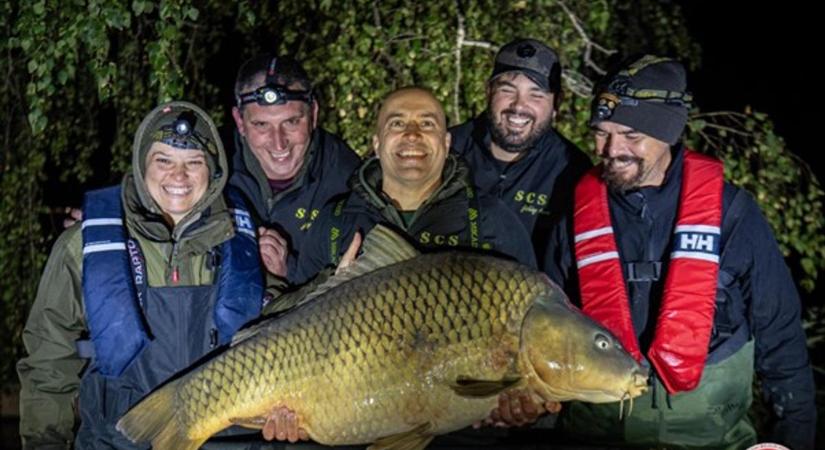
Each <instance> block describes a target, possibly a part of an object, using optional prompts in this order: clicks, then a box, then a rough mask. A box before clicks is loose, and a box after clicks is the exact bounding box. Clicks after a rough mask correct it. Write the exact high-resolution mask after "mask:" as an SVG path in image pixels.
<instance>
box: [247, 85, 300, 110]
mask: <svg viewBox="0 0 825 450" xmlns="http://www.w3.org/2000/svg"><path fill="white" fill-rule="evenodd" d="M290 100H297V101H301V102H305V103H312V91H311V90H291V89H287V87H286V86H283V85H279V84H267V85H266V86H262V87H259V88H258V89H255V90H254V91H250V92H244V93H242V94H240V95H238V98H237V102H238V106H239V107H240V106H243V105H247V104H249V103H257V104H259V105H261V106H269V105H283V104H284V103H286V102H288V101H290Z"/></svg>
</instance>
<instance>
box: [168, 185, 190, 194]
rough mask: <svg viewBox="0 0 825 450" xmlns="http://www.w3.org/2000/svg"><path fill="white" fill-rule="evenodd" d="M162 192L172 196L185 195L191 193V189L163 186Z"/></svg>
mask: <svg viewBox="0 0 825 450" xmlns="http://www.w3.org/2000/svg"><path fill="white" fill-rule="evenodd" d="M163 190H164V191H165V192H166V193H168V194H172V195H187V194H189V193H190V192H192V188H191V187H175V186H164V187H163Z"/></svg>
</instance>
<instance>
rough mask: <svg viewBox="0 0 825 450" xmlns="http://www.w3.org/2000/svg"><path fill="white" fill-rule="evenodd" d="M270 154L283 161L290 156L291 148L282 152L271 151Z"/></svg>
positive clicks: (273, 157)
mask: <svg viewBox="0 0 825 450" xmlns="http://www.w3.org/2000/svg"><path fill="white" fill-rule="evenodd" d="M269 156H271V157H272V159H274V160H277V161H283V160H285V159H287V157H289V150H287V151H285V152H281V153H276V152H269Z"/></svg>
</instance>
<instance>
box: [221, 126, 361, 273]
mask: <svg viewBox="0 0 825 450" xmlns="http://www.w3.org/2000/svg"><path fill="white" fill-rule="evenodd" d="M359 164H360V159H359V158H358V155H356V154H355V152H353V151H352V150H351V149H350V148H349V147H348V146H347V144H345V143H344V141H342V140H341V139H339V138H338V137H337V136H335V135H332V134H330V133H327V132H326V131H324V130H323V129H321V128H320V127H318V128H315V130H314V131H313V132H312V140H311V143H310V147H309V149H308V150H307V154H306V159H305V160H304V165H303V167H301V171H300V172H299V173H298V175H297V177H296V180H295V181H294V182H293V183H292V185H291V186H289V187H288V188H287V189H286V190H284V191H281V192H277V193H274V192H272V188H270V186H269V182H268V180H267V178H266V175H265V174H264V172H263V169H262V168H261V165H260V163H259V162H258V160H257V158H256V157H255V155H254V154H253V153H252V151H251V150H250V149H249V148H248V146H247V145H246V141H245V139H243V138H242V137H241V136H240V135H239V134H238V133H237V132H236V133H235V154H234V156H233V167H232V177H231V178H230V180H229V184H230V185H231V186H233V187H235V188H236V189H238V190H240V191H241V193H242V194H243V196H244V197H245V199H246V201H247V206H248V207H249V209H250V212H251V213H252V216H253V219H254V221H255V225H259V226H265V227H268V228H275V229H276V230H277V231H278V232H279V233H281V235H282V236H283V237H284V238H285V239H286V240H287V242H289V246H290V247H289V248H290V257H297V253H296V252H297V251H299V250H300V248H301V246H302V245H303V239H304V238H305V237H306V235H307V231H308V230H309V228H310V226H311V225H312V222H313V220H314V219H315V218H316V217H317V215H318V213H319V212H320V210H321V208H322V207H323V206H324V204H325V203H327V202H328V201H329V200H330V199H331V198H332V197H334V196H335V195H337V194H340V193H342V192H346V191H347V190H348V189H347V180H348V179H349V177H350V175H351V174H352V172H353V171H354V170H355V168H356V167H358V165H359Z"/></svg>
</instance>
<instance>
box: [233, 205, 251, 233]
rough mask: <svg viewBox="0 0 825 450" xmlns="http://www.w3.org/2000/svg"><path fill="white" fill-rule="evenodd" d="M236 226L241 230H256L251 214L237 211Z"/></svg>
mask: <svg viewBox="0 0 825 450" xmlns="http://www.w3.org/2000/svg"><path fill="white" fill-rule="evenodd" d="M235 224H236V225H237V226H238V228H239V229H241V230H254V228H253V227H252V218H250V217H249V213H248V212H246V211H241V210H238V209H236V210H235Z"/></svg>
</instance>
